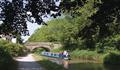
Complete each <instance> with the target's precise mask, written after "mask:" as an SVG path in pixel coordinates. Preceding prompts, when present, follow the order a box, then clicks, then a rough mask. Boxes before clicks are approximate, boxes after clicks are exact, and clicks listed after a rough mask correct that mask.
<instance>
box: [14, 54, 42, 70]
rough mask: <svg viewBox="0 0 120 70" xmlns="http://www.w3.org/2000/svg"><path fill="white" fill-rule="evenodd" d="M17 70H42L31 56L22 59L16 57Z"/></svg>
mask: <svg viewBox="0 0 120 70" xmlns="http://www.w3.org/2000/svg"><path fill="white" fill-rule="evenodd" d="M15 60H16V61H17V62H18V70H44V69H43V68H42V67H41V65H40V64H39V63H37V61H36V60H35V59H34V58H33V56H32V54H28V55H27V56H24V57H16V58H15Z"/></svg>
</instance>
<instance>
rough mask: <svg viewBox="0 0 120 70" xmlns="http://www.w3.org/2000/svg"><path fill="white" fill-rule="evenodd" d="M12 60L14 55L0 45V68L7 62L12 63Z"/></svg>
mask: <svg viewBox="0 0 120 70" xmlns="http://www.w3.org/2000/svg"><path fill="white" fill-rule="evenodd" d="M12 61H13V59H12V56H11V55H10V54H9V52H8V51H7V50H6V49H5V48H4V47H3V46H2V45H0V68H1V67H2V66H4V65H6V64H9V63H11V62H12Z"/></svg>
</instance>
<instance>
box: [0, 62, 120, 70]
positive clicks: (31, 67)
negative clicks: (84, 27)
mask: <svg viewBox="0 0 120 70" xmlns="http://www.w3.org/2000/svg"><path fill="white" fill-rule="evenodd" d="M0 70H44V69H42V67H40V66H39V65H38V64H36V63H35V62H19V63H17V64H16V65H13V64H10V65H9V66H5V67H2V68H0ZM51 70H52V69H51ZM56 70H57V69H56ZM68 70H120V65H103V64H94V63H71V64H69V68H68Z"/></svg>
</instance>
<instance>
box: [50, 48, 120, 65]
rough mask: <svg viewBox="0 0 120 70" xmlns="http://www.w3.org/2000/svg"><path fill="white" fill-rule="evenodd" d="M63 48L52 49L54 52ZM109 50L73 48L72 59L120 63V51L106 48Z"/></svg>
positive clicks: (61, 50)
mask: <svg viewBox="0 0 120 70" xmlns="http://www.w3.org/2000/svg"><path fill="white" fill-rule="evenodd" d="M63 51H64V50H63V49H56V50H52V52H63ZM106 51H107V52H104V53H99V52H98V51H95V50H94V51H91V50H79V49H76V50H73V51H69V54H70V58H71V61H79V62H82V63H104V64H120V51H118V50H106Z"/></svg>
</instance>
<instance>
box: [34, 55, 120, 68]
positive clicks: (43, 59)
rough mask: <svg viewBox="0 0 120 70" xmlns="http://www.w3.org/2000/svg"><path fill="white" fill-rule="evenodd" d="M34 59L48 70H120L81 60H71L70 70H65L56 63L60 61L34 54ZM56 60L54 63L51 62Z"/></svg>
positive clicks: (112, 66)
mask: <svg viewBox="0 0 120 70" xmlns="http://www.w3.org/2000/svg"><path fill="white" fill-rule="evenodd" d="M33 57H34V58H35V59H36V60H37V61H38V62H39V63H40V64H41V66H43V67H44V68H45V69H46V70H114V69H116V70H119V69H120V67H119V65H105V64H103V63H92V62H91V63H88V62H86V63H83V62H81V61H79V60H70V61H69V67H68V69H65V68H64V67H63V65H61V64H60V65H59V64H57V63H56V61H57V60H58V62H59V61H60V60H59V59H54V58H46V57H43V56H40V55H36V54H34V55H33ZM51 59H52V60H55V61H54V62H52V61H51Z"/></svg>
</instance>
